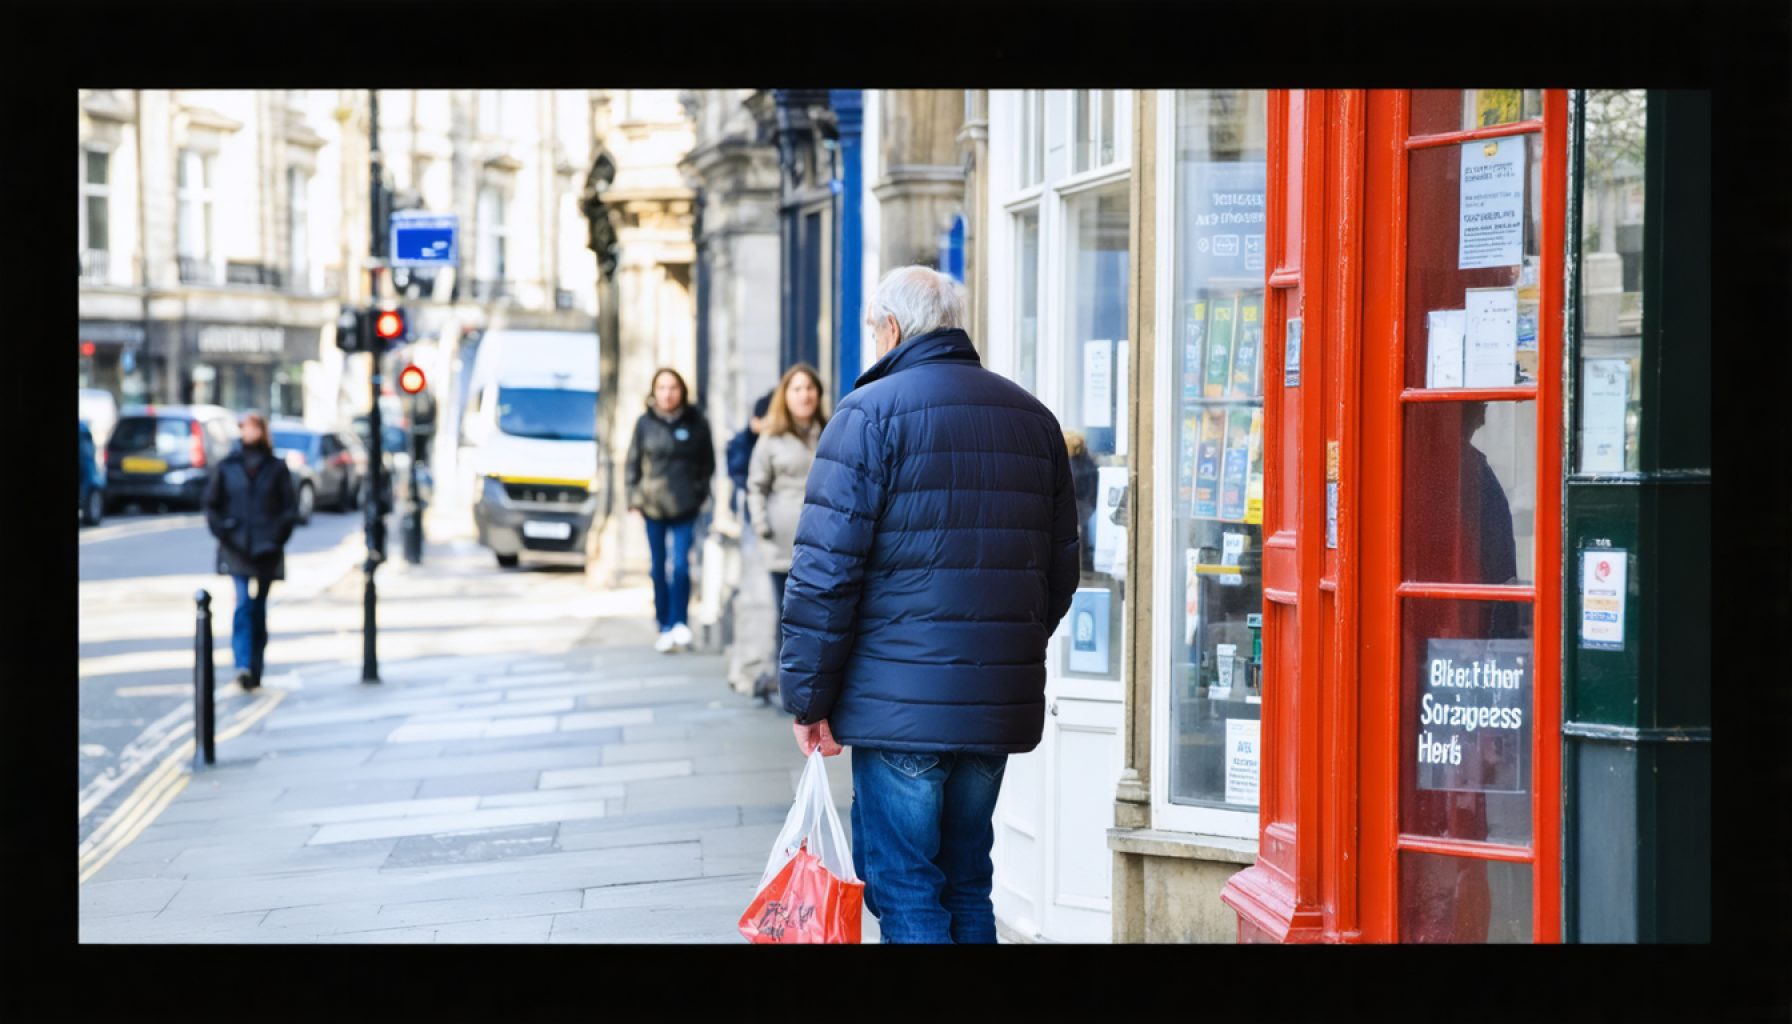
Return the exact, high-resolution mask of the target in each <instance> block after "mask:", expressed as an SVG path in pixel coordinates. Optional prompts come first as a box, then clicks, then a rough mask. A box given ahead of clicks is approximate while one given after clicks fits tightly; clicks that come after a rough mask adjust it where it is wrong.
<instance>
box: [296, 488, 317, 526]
mask: <svg viewBox="0 0 1792 1024" xmlns="http://www.w3.org/2000/svg"><path fill="white" fill-rule="evenodd" d="M315 508H317V493H316V491H314V490H313V489H312V487H311V485H310V484H300V485H299V525H300V526H304V525H305V524H306V523H309V522H311V513H312V510H314V509H315Z"/></svg>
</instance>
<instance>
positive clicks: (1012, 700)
mask: <svg viewBox="0 0 1792 1024" xmlns="http://www.w3.org/2000/svg"><path fill="white" fill-rule="evenodd" d="M1078 544H1079V542H1078V539H1077V523H1076V492H1075V489H1074V485H1073V484H1072V482H1071V475H1070V458H1069V453H1068V451H1067V450H1066V448H1065V445H1064V435H1063V433H1062V431H1061V430H1060V429H1059V426H1058V421H1057V418H1056V417H1054V416H1053V415H1052V414H1051V412H1050V411H1048V410H1047V409H1046V408H1045V406H1043V405H1041V404H1040V403H1039V401H1038V400H1037V399H1035V398H1034V397H1033V396H1032V395H1030V394H1028V393H1027V392H1026V391H1025V390H1024V389H1022V388H1021V387H1020V386H1019V385H1017V384H1015V383H1013V382H1012V381H1009V380H1008V379H1007V378H1005V377H1002V376H1000V375H999V374H995V373H991V372H990V371H988V370H985V369H984V368H983V366H982V364H981V363H980V362H979V361H978V359H977V351H976V349H974V348H972V347H971V340H970V338H969V337H968V336H966V334H965V333H964V332H963V331H961V330H957V329H950V330H941V331H932V332H929V333H927V334H923V335H920V336H918V337H915V338H912V339H909V340H907V341H904V342H903V343H902V344H901V345H898V346H897V347H896V348H895V349H893V350H891V352H890V353H889V354H888V355H886V356H884V358H882V359H880V360H878V361H877V363H876V364H874V365H873V366H872V367H871V368H870V369H869V370H866V371H865V373H864V375H863V376H861V377H860V378H859V380H858V384H857V387H856V388H855V390H854V391H853V392H852V393H851V394H849V395H847V397H846V399H845V400H844V401H842V402H841V403H840V407H839V409H838V411H836V412H835V414H834V418H833V419H832V420H830V421H829V422H828V425H827V429H826V430H825V431H823V432H822V435H821V442H820V444H819V445H818V446H817V449H816V453H815V464H814V467H813V468H812V469H811V470H810V471H809V482H808V488H807V491H806V493H805V496H804V504H803V512H802V516H801V518H800V519H799V520H798V523H797V529H796V546H795V555H794V558H793V559H792V561H791V566H790V578H789V581H788V583H787V584H786V588H785V591H784V619H783V639H784V644H783V653H782V655H781V659H780V661H781V664H780V670H781V672H780V682H779V689H780V691H781V692H782V694H783V700H784V709H785V710H786V711H788V712H790V713H792V714H794V715H796V716H797V721H798V722H802V723H805V724H806V723H812V722H816V721H819V720H821V719H824V718H825V719H827V721H828V727H829V730H830V731H831V732H832V733H833V735H834V738H835V739H836V740H838V741H840V742H841V743H844V744H847V745H850V746H862V747H868V748H874V749H875V748H884V749H897V750H917V751H925V750H932V751H975V752H979V753H991V754H996V753H1024V752H1026V751H1028V750H1032V749H1033V748H1034V747H1036V746H1038V744H1039V739H1040V735H1041V733H1042V732H1043V730H1044V726H1045V648H1046V642H1047V640H1049V639H1050V637H1051V635H1052V633H1053V631H1055V630H1056V629H1057V627H1058V622H1059V620H1060V619H1062V618H1063V617H1064V613H1065V612H1066V611H1068V610H1069V609H1070V598H1071V595H1072V594H1073V593H1074V592H1075V590H1076V585H1077V575H1078V572H1077V571H1078V564H1079V557H1078V555H1079V553H1078Z"/></svg>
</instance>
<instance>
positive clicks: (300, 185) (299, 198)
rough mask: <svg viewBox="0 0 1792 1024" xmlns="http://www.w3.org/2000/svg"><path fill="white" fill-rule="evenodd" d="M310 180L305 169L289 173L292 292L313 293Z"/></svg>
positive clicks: (289, 262)
mask: <svg viewBox="0 0 1792 1024" xmlns="http://www.w3.org/2000/svg"><path fill="white" fill-rule="evenodd" d="M310 186H311V180H310V178H309V177H308V176H307V175H306V174H305V171H304V170H303V169H302V168H298V167H288V168H287V169H286V217H287V222H286V230H287V234H286V238H287V270H288V272H289V273H290V275H291V276H290V277H289V278H288V280H289V281H290V283H291V287H292V290H293V291H295V292H299V293H300V294H308V293H309V292H310V291H311V235H310V221H311V199H310V194H311V187H310Z"/></svg>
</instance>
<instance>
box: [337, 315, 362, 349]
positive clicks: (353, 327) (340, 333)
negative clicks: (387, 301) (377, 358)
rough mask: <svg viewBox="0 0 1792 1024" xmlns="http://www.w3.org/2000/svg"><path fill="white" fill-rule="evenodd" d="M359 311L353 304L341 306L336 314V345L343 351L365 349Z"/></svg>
mask: <svg viewBox="0 0 1792 1024" xmlns="http://www.w3.org/2000/svg"><path fill="white" fill-rule="evenodd" d="M362 319H363V318H362V316H361V311H360V310H358V309H356V308H354V307H353V306H344V307H342V310H341V312H339V313H337V314H336V347H337V348H339V349H341V350H342V351H344V352H361V351H365V349H364V346H363V341H364V339H363V338H362V336H361V334H362V328H361V321H362Z"/></svg>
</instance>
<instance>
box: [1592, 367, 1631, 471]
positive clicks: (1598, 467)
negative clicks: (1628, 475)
mask: <svg viewBox="0 0 1792 1024" xmlns="http://www.w3.org/2000/svg"><path fill="white" fill-rule="evenodd" d="M1582 365H1583V366H1584V367H1585V369H1584V371H1583V372H1582V374H1581V389H1582V390H1581V405H1580V471H1581V472H1582V473H1622V472H1624V415H1625V407H1626V405H1627V404H1628V403H1629V401H1630V362H1629V361H1628V360H1625V359H1589V360H1587V361H1586V362H1585V363H1584V364H1582Z"/></svg>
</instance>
